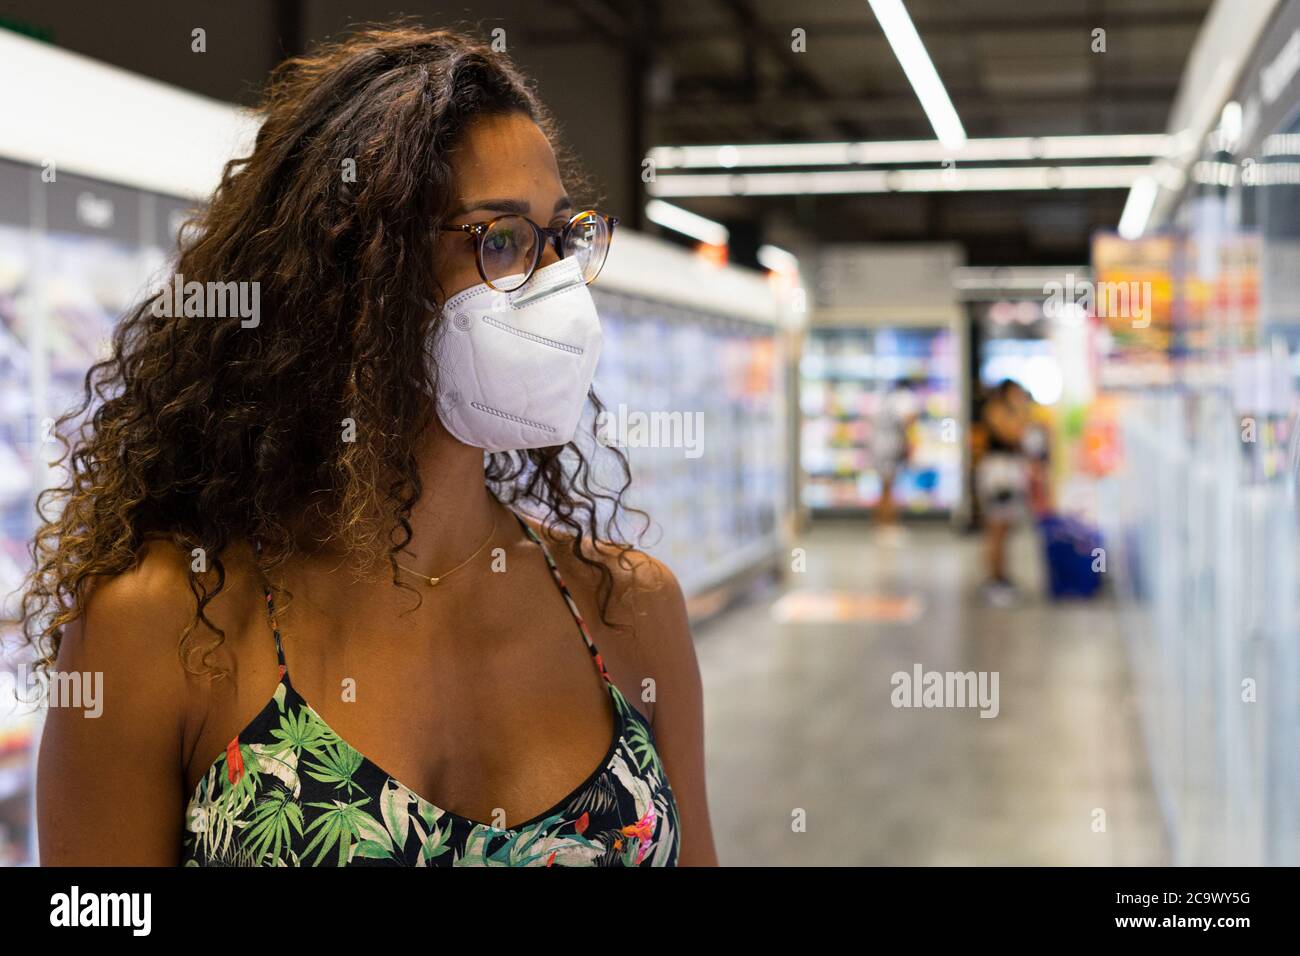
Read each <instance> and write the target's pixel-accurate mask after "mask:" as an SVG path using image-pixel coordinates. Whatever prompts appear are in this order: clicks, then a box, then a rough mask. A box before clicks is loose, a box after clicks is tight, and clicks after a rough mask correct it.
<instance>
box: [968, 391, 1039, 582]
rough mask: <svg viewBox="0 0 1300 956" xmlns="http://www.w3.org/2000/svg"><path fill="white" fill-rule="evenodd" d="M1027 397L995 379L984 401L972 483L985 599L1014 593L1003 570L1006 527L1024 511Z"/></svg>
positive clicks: (1013, 524)
mask: <svg viewBox="0 0 1300 956" xmlns="http://www.w3.org/2000/svg"><path fill="white" fill-rule="evenodd" d="M1030 401H1031V399H1030V397H1029V393H1028V392H1027V391H1025V389H1024V388H1022V387H1021V386H1020V385H1019V384H1018V383H1016V382H1014V381H1012V380H1011V379H1005V380H1004V381H1002V382H1000V383H999V384H998V385H997V386H996V387H995V388H994V389H993V390H992V392H991V393H990V394H989V396H988V398H987V399H986V400H985V402H984V409H983V412H982V415H981V424H982V426H983V428H982V431H983V438H984V443H983V448H982V450H981V453H980V457H979V461H978V463H977V464H976V466H975V488H976V495H977V497H978V499H979V505H980V513H981V516H982V518H983V521H984V529H985V548H986V557H987V561H988V575H989V577H988V580H987V581H986V582H985V585H984V593H985V596H986V597H987V599H988V600H989V601H990V602H991V603H993V604H996V605H1000V606H1004V607H1005V606H1009V605H1011V604H1014V603H1015V601H1016V597H1017V592H1016V588H1015V585H1014V584H1013V583H1012V581H1011V578H1010V577H1009V576H1008V573H1007V543H1008V540H1009V539H1010V536H1011V531H1012V529H1013V528H1014V527H1016V525H1018V524H1019V523H1020V522H1022V521H1023V520H1024V519H1025V517H1026V516H1027V515H1028V508H1027V505H1028V499H1027V496H1028V491H1029V471H1028V463H1027V461H1026V458H1025V451H1024V442H1025V439H1026V436H1027V434H1028V432H1029V426H1030V422H1031V416H1030Z"/></svg>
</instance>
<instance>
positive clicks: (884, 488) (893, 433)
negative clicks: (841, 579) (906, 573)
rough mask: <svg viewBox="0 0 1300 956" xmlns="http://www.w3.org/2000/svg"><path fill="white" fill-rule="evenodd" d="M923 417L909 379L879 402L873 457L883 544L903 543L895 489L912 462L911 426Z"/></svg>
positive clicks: (898, 384) (896, 384)
mask: <svg viewBox="0 0 1300 956" xmlns="http://www.w3.org/2000/svg"><path fill="white" fill-rule="evenodd" d="M919 414H920V406H919V402H918V401H917V396H916V391H915V390H914V388H913V387H912V383H911V382H910V381H909V380H907V379H899V380H897V381H896V382H894V383H893V384H892V385H891V386H890V388H889V390H888V391H887V392H886V393H885V395H884V396H883V397H882V398H881V400H880V405H879V406H878V407H877V409H876V415H875V418H874V420H873V421H872V431H871V456H872V460H873V462H874V464H875V468H876V472H877V473H878V474H879V475H880V503H879V505H877V509H876V517H877V521H878V527H879V531H880V534H881V540H882V541H884V542H886V543H893V542H897V541H900V540H901V539H902V533H903V532H902V529H901V528H900V527H899V525H898V503H897V501H896V500H895V497H894V495H895V489H896V483H897V480H898V474H899V472H900V471H901V470H902V469H903V468H904V467H905V466H906V465H907V463H908V462H909V461H910V460H911V458H912V426H913V425H914V424H915V422H916V419H917V417H918V415H919Z"/></svg>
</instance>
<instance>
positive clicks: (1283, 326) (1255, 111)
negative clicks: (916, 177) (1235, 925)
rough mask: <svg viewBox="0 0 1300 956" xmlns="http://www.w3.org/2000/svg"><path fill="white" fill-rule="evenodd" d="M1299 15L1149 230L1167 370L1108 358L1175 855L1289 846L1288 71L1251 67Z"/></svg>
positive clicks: (1298, 332)
mask: <svg viewBox="0 0 1300 956" xmlns="http://www.w3.org/2000/svg"><path fill="white" fill-rule="evenodd" d="M1297 30H1300V3H1297V2H1294V0H1292V2H1290V3H1287V4H1283V5H1281V6H1280V7H1279V12H1278V13H1277V15H1276V17H1275V19H1274V22H1273V23H1272V24H1270V26H1269V28H1268V29H1267V30H1266V31H1265V32H1264V34H1263V39H1262V41H1261V45H1260V47H1259V49H1258V50H1257V51H1256V52H1255V54H1254V56H1253V62H1252V63H1250V64H1249V65H1248V68H1247V70H1246V71H1245V73H1244V75H1243V77H1242V79H1241V81H1240V84H1239V86H1238V88H1237V90H1236V91H1235V93H1234V96H1233V100H1234V102H1236V103H1238V104H1241V105H1242V109H1241V110H1240V111H1238V110H1236V109H1232V110H1225V113H1224V115H1225V117H1227V116H1233V117H1238V116H1240V115H1243V114H1244V115H1245V116H1246V117H1248V118H1249V119H1248V122H1247V123H1246V124H1244V125H1243V124H1241V123H1239V122H1235V121H1234V122H1223V123H1221V124H1220V126H1219V127H1218V128H1217V129H1215V130H1213V131H1212V132H1211V133H1210V135H1209V136H1208V137H1207V139H1206V141H1205V143H1204V144H1203V152H1202V155H1201V159H1200V160H1199V161H1198V162H1197V163H1195V164H1194V165H1193V167H1192V169H1191V175H1190V177H1189V186H1188V188H1187V189H1186V190H1185V191H1184V193H1183V194H1182V195H1181V197H1180V200H1179V203H1178V205H1177V207H1176V209H1175V212H1174V214H1173V216H1172V218H1171V219H1170V221H1168V222H1167V223H1164V224H1163V229H1162V233H1161V235H1160V237H1158V238H1159V239H1160V241H1161V242H1163V243H1164V244H1165V245H1166V247H1167V249H1168V252H1169V254H1168V256H1167V259H1168V262H1169V266H1168V275H1169V284H1170V290H1171V295H1170V310H1169V318H1170V323H1169V328H1168V347H1167V349H1166V351H1165V354H1164V355H1163V356H1154V357H1153V358H1154V361H1152V362H1150V363H1147V364H1148V367H1158V366H1164V367H1165V368H1167V369H1168V373H1167V375H1168V377H1167V379H1166V380H1165V381H1163V382H1162V381H1161V380H1160V378H1159V377H1155V378H1153V379H1152V380H1150V381H1147V382H1145V383H1140V382H1138V381H1135V380H1133V378H1132V377H1131V376H1125V375H1120V376H1114V377H1111V378H1110V379H1109V380H1107V379H1106V378H1103V382H1107V381H1109V383H1110V384H1111V385H1113V386H1117V387H1113V388H1112V389H1111V393H1110V396H1109V397H1110V398H1111V399H1112V400H1113V401H1114V402H1115V403H1116V405H1117V411H1116V415H1115V420H1116V422H1117V423H1118V426H1119V431H1120V443H1121V447H1122V455H1121V461H1120V465H1119V467H1118V469H1117V470H1116V471H1115V473H1114V474H1113V476H1112V477H1111V478H1110V479H1108V480H1107V481H1105V482H1104V483H1103V489H1104V493H1105V499H1104V501H1105V504H1104V507H1103V508H1102V509H1101V513H1102V515H1103V518H1104V520H1105V521H1106V522H1107V524H1108V540H1109V541H1111V542H1113V545H1114V551H1115V553H1114V554H1112V567H1115V568H1117V569H1118V572H1119V573H1117V574H1115V575H1114V576H1113V581H1114V583H1115V584H1116V591H1117V593H1118V594H1119V596H1120V598H1121V611H1122V619H1123V620H1124V622H1125V632H1126V634H1127V639H1128V643H1129V647H1130V651H1131V657H1132V659H1133V663H1134V670H1135V674H1136V682H1137V687H1136V690H1137V694H1136V697H1137V700H1138V702H1139V707H1140V713H1141V716H1142V724H1143V730H1144V733H1145V735H1146V740H1147V751H1148V756H1149V761H1150V763H1151V766H1152V772H1153V777H1154V780H1155V785H1156V792H1157V794H1158V796H1159V799H1160V803H1161V807H1162V810H1163V813H1164V817H1165V822H1166V828H1167V830H1168V833H1169V837H1170V844H1171V846H1172V847H1173V852H1174V862H1175V863H1178V864H1193V865H1195V864H1200V865H1222V864H1237V865H1295V864H1297V863H1300V750H1298V749H1297V740H1300V633H1298V631H1297V625H1298V624H1300V617H1298V616H1297V607H1296V595H1297V593H1300V588H1297V584H1298V583H1300V580H1298V578H1297V575H1298V574H1300V555H1298V554H1297V543H1298V542H1300V523H1298V519H1300V511H1298V510H1297V477H1298V476H1300V444H1297V442H1298V440H1300V433H1297V429H1296V424H1297V412H1298V411H1300V310H1297V308H1296V301H1297V298H1296V292H1297V288H1296V276H1297V275H1300V216H1297V212H1300V205H1298V203H1300V175H1297V170H1300V163H1298V162H1297V161H1298V160H1300V78H1297V77H1296V76H1295V71H1294V70H1292V71H1291V72H1290V74H1288V75H1289V76H1290V77H1291V78H1290V79H1289V80H1287V81H1285V82H1279V81H1278V80H1277V79H1276V78H1275V79H1274V80H1271V81H1269V82H1268V95H1267V97H1265V96H1263V94H1262V86H1261V84H1262V83H1263V77H1264V76H1266V75H1267V74H1268V73H1269V71H1270V64H1274V63H1276V62H1278V60H1279V58H1286V57H1288V56H1290V54H1287V53H1285V47H1284V44H1285V43H1286V41H1287V38H1288V37H1293V36H1294V35H1295V34H1296V31H1297ZM1291 46H1292V47H1294V43H1292V44H1291ZM1145 241H1146V243H1147V246H1148V248H1150V246H1151V244H1152V243H1154V242H1155V241H1156V240H1152V239H1147V240H1145ZM1116 242H1118V240H1112V243H1116ZM1114 251H1116V252H1117V253H1119V254H1120V255H1121V256H1123V255H1124V254H1125V253H1124V250H1123V249H1122V248H1120V247H1118V246H1116V247H1115V249H1114ZM1103 361H1109V357H1107V356H1103ZM1116 364H1118V365H1120V366H1126V367H1128V368H1131V367H1133V363H1131V362H1129V361H1128V356H1124V355H1120V356H1118V357H1117V361H1116ZM1121 383H1122V385H1123V386H1124V387H1122V388H1121V387H1118V386H1119V385H1121Z"/></svg>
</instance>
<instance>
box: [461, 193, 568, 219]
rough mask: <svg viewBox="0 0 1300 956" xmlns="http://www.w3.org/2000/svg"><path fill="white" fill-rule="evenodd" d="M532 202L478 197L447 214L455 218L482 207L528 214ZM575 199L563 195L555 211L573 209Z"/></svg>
mask: <svg viewBox="0 0 1300 956" xmlns="http://www.w3.org/2000/svg"><path fill="white" fill-rule="evenodd" d="M532 208H533V207H532V204H531V203H527V202H525V201H524V200H522V199H478V200H474V201H473V202H467V203H465V204H464V205H463V206H459V207H457V208H456V209H453V210H452V211H451V212H450V213H448V214H447V218H448V219H455V218H456V217H457V216H463V215H465V214H466V213H469V212H477V211H478V210H480V209H484V210H487V211H489V212H499V213H502V214H504V215H510V216H527V215H528V214H529V213H530V212H531V211H532ZM572 208H573V200H572V199H570V198H569V197H568V196H561V197H560V198H559V199H557V200H556V201H555V212H553V213H552V215H554V214H555V213H556V212H559V211H560V210H562V209H572Z"/></svg>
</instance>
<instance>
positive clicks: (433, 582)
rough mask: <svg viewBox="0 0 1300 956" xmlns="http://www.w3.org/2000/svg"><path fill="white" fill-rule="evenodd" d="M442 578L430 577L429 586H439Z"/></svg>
mask: <svg viewBox="0 0 1300 956" xmlns="http://www.w3.org/2000/svg"><path fill="white" fill-rule="evenodd" d="M441 580H442V578H429V587H431V588H434V587H437V586H438V582H439V581H441Z"/></svg>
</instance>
